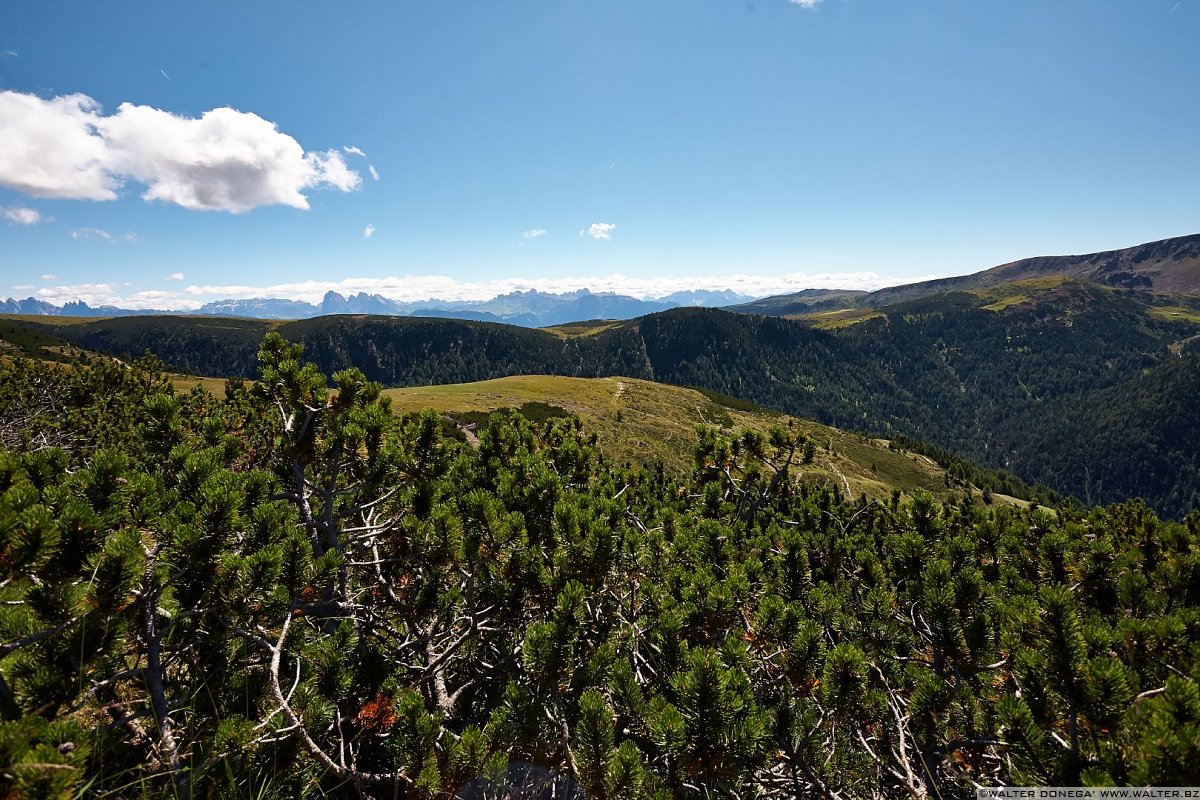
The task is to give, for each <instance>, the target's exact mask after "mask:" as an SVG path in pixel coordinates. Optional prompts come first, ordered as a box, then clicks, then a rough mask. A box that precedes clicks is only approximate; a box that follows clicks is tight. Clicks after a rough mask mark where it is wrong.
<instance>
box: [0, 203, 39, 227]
mask: <svg viewBox="0 0 1200 800" xmlns="http://www.w3.org/2000/svg"><path fill="white" fill-rule="evenodd" d="M4 217H5V219H7V220H8V221H9V222H15V223H16V224H18V225H37V224H38V223H39V222H41V221H42V213H41V212H40V211H38V210H37V209H36V208H20V207H16V206H14V207H13V208H6V209H4Z"/></svg>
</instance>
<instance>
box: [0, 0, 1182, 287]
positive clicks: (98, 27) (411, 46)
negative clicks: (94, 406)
mask: <svg viewBox="0 0 1200 800" xmlns="http://www.w3.org/2000/svg"><path fill="white" fill-rule="evenodd" d="M344 6H345V8H343V7H341V6H338V5H334V4H328V3H310V2H287V3H284V2H272V3H268V2H262V3H257V2H256V3H245V2H236V3H235V2H224V1H219V2H204V3H190V4H184V3H179V2H162V0H158V1H157V2H153V3H150V2H113V3H80V2H75V1H72V2H61V1H59V0H39V2H19V1H16V0H14V2H9V3H5V4H4V7H3V9H2V10H0V212H2V213H3V216H0V296H5V295H13V296H20V297H24V296H28V295H35V296H39V297H43V298H45V299H48V300H52V301H54V302H62V301H64V300H66V299H73V298H82V299H85V300H88V301H89V302H120V303H122V304H125V305H141V306H150V307H171V308H187V307H195V306H196V305H197V304H199V303H201V302H204V301H205V300H208V299H213V298H215V297H237V296H263V295H272V296H292V297H299V298H303V299H314V298H317V297H319V296H320V294H322V293H323V292H324V291H325V290H326V289H328V288H338V289H340V290H342V291H344V292H345V291H359V290H366V291H381V292H382V293H384V294H387V295H389V296H392V297H397V298H402V299H415V298H424V297H429V296H431V295H437V296H443V297H451V296H459V297H468V296H471V297H475V296H490V295H492V294H495V293H497V292H498V291H505V290H508V289H511V288H525V287H529V286H536V287H538V288H541V289H550V290H562V289H569V288H577V287H579V286H589V287H591V288H593V289H615V290H621V291H627V292H629V293H632V294H638V295H645V294H656V293H657V294H661V293H664V292H666V291H671V290H674V289H679V288H684V287H693V288H694V287H701V286H703V287H707V288H726V287H731V288H738V289H741V290H742V291H747V292H749V293H754V294H764V293H771V292H778V291H790V290H796V289H800V288H805V287H806V286H814V285H818V286H829V285H842V286H862V287H870V286H877V285H882V284H885V283H895V282H901V281H907V280H913V279H918V278H922V277H927V276H933V275H949V274H961V273H965V272H971V271H975V270H978V269H982V268H986V267H988V266H992V265H994V264H997V263H1002V262H1004V261H1008V260H1013V259H1016V258H1021V257H1025V256H1032V255H1041V254H1051V253H1078V252H1090V251H1095V250H1102V249H1108V248H1116V247H1122V246H1127V245H1133V244H1137V243H1140V242H1143V241H1149V240H1154V239H1161V238H1165V237H1168V236H1175V235H1183V234H1189V233H1195V232H1197V231H1200V192H1198V191H1197V190H1196V187H1197V186H1198V185H1200V103H1197V102H1196V99H1197V98H1198V97H1200V48H1198V47H1197V46H1196V42H1198V41H1200V0H1087V1H1086V2H1083V1H1072V0H1056V1H1055V2H1046V1H1045V0H1014V1H1013V2H990V3H983V2H962V1H961V0H955V1H954V2H950V1H949V0H945V1H941V2H939V1H937V0H930V1H929V2H922V1H921V0H820V1H819V2H813V0H809V2H806V3H797V2H788V0H754V2H751V3H747V2H724V0H678V1H669V0H609V1H606V2H599V1H598V0H591V2H582V1H577V0H545V1H544V2H542V1H539V0H528V1H527V2H517V1H516V0H489V1H487V2H483V1H481V2H456V1H454V0H445V1H444V2H422V3H410V2H403V3H401V2H394V3H393V2H386V3H385V2H378V3H353V4H344ZM56 98H59V99H56ZM122 104H129V105H128V106H123V105H122ZM214 109H217V110H218V111H214ZM220 109H225V111H219V110H220ZM206 115H207V116H206ZM252 115H253V116H252ZM345 148H356V149H357V151H361V152H362V153H363V154H365V155H358V153H357V152H353V151H347V150H346V149H345ZM5 151H8V153H7V157H6V155H5ZM197 165H199V166H197ZM372 167H373V168H374V169H375V171H376V173H377V174H378V176H379V177H378V180H376V179H375V178H374V177H372V174H371V172H370V170H371V168H372ZM303 206H307V208H304V207H303ZM367 231H371V235H369V236H367V235H365V234H366V232H367ZM538 232H544V234H539V233H538Z"/></svg>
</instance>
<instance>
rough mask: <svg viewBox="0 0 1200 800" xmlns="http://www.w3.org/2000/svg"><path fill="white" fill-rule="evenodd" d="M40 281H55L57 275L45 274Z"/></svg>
mask: <svg viewBox="0 0 1200 800" xmlns="http://www.w3.org/2000/svg"><path fill="white" fill-rule="evenodd" d="M42 280H44V281H56V280H58V276H57V275H55V274H54V273H52V272H47V273H46V274H45V275H43V276H42Z"/></svg>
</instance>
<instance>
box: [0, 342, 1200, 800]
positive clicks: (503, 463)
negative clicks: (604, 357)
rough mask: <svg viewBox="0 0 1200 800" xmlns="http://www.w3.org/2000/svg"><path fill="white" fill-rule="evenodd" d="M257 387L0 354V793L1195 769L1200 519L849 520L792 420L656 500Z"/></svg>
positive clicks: (522, 454)
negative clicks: (804, 477) (177, 382)
mask: <svg viewBox="0 0 1200 800" xmlns="http://www.w3.org/2000/svg"><path fill="white" fill-rule="evenodd" d="M259 366H260V379H259V380H258V381H257V382H255V383H253V384H247V383H240V382H232V383H230V384H229V385H228V387H227V390H226V392H225V395H224V396H223V397H216V396H213V395H211V394H208V393H206V392H204V391H202V390H196V391H193V392H191V393H188V394H179V393H177V392H175V391H174V390H173V389H172V386H171V383H170V381H169V380H168V378H167V376H166V375H165V374H164V373H163V372H162V370H161V367H160V365H158V364H156V363H154V362H153V361H152V360H142V361H139V362H137V363H135V364H133V365H132V366H126V365H122V364H119V363H116V362H102V361H97V362H95V363H92V364H90V365H85V366H79V367H74V368H69V367H63V366H61V365H46V364H39V363H35V362H29V361H22V360H11V361H10V360H6V361H3V362H0V436H2V439H0V443H2V445H3V449H2V450H0V716H2V721H0V796H3V797H13V798H71V797H83V796H87V797H109V798H132V797H139V798H141V797H145V798H154V797H164V798H166V797H171V798H189V797H212V798H235V797H262V798H269V797H318V796H330V797H349V798H358V797H371V798H418V797H419V798H438V797H442V798H449V797H455V796H460V797H509V796H539V795H538V791H539V787H540V788H542V789H544V790H545V792H546V796H548V793H549V787H554V788H555V791H557V792H558V796H560V797H561V796H575V797H585V796H586V797H590V798H613V799H614V800H615V799H616V798H641V797H646V798H650V797H653V798H671V797H688V798H691V797H725V798H733V797H781V798H782V797H824V798H846V799H847V800H849V798H859V797H888V798H890V797H912V798H919V797H925V796H936V797H944V798H952V797H973V796H974V788H975V787H976V786H978V785H998V784H1002V783H1028V784H1071V785H1078V784H1173V783H1174V784H1180V783H1183V784H1192V785H1195V784H1200V683H1198V681H1200V646H1198V645H1197V642H1200V514H1196V513H1193V514H1192V515H1190V516H1189V517H1187V518H1186V520H1185V521H1184V522H1183V523H1166V522H1161V521H1159V520H1158V519H1156V517H1155V516H1154V515H1153V514H1152V513H1151V512H1150V511H1149V510H1148V509H1147V508H1146V506H1144V505H1143V504H1141V503H1140V502H1129V503H1125V504H1122V505H1117V506H1113V507H1110V508H1101V509H1095V510H1092V511H1090V512H1085V511H1080V510H1067V509H1064V510H1058V511H1056V510H1053V509H1049V508H1042V507H1038V506H1036V505H1035V506H1030V507H1027V508H1018V507H1013V506H1000V505H999V504H993V505H990V506H976V505H972V504H971V503H970V502H969V501H968V500H967V499H965V498H964V500H963V501H962V502H960V503H954V504H946V505H941V504H937V503H935V502H933V500H932V499H931V498H929V497H927V496H922V495H917V496H914V497H904V498H902V497H900V496H899V494H898V493H897V494H895V495H894V496H893V497H892V499H891V500H890V501H889V502H868V501H867V500H866V499H865V498H860V499H858V500H856V499H854V498H849V497H844V496H842V495H841V494H840V493H839V492H838V490H837V489H836V488H833V489H829V488H824V487H822V486H816V485H806V484H803V483H798V482H797V481H796V480H794V478H793V477H792V476H791V475H790V474H789V471H790V470H792V469H793V468H794V466H795V465H798V464H800V463H803V460H804V459H805V458H806V457H807V458H811V457H812V449H811V446H810V444H809V443H808V442H806V441H804V439H803V438H802V437H801V436H799V435H798V434H796V433H795V432H794V431H790V430H788V429H778V430H776V431H774V432H773V433H772V434H771V435H770V436H761V435H758V434H755V433H752V432H746V433H742V434H740V435H733V436H731V435H724V434H721V433H719V432H716V431H713V430H703V431H700V432H699V437H698V441H697V447H696V451H695V462H694V470H693V472H692V474H691V475H690V476H689V477H688V478H687V479H686V480H676V479H674V478H672V477H670V476H668V475H665V474H664V473H663V471H662V470H661V469H656V468H655V467H654V466H653V465H643V466H635V467H633V468H617V467H615V466H614V465H612V464H609V463H606V462H605V461H604V459H602V458H601V457H600V456H599V455H598V453H597V451H596V449H595V447H594V444H595V441H594V440H593V439H592V438H590V436H589V434H588V432H587V431H586V430H583V429H582V428H581V426H580V424H579V422H578V421H577V420H573V419H572V420H551V421H549V422H548V423H546V424H545V425H541V426H535V425H533V424H531V423H530V422H528V421H526V420H525V419H523V418H521V417H519V416H516V415H512V414H496V415H493V416H492V417H491V419H490V420H489V421H488V423H487V425H486V426H484V427H483V428H482V429H481V430H479V432H478V442H477V446H473V445H469V444H467V443H465V442H463V441H460V440H459V438H457V436H456V433H455V431H454V429H453V427H452V426H448V425H446V424H444V423H443V421H442V420H440V419H439V418H438V417H436V416H435V415H433V414H431V413H427V414H424V415H419V416H413V417H409V418H405V419H401V418H398V417H397V416H396V415H394V414H393V413H392V412H391V410H390V408H389V405H388V400H387V397H386V396H385V395H384V394H383V393H382V392H381V389H380V387H379V386H378V385H376V384H373V383H371V382H369V381H367V380H365V379H364V377H363V375H362V374H361V373H359V372H358V371H356V370H353V369H350V370H344V371H341V372H338V373H336V374H334V375H332V376H326V375H324V374H322V373H321V372H319V371H318V370H317V369H316V368H315V367H313V366H312V365H309V364H306V363H305V362H304V360H303V354H302V353H301V351H300V348H299V347H297V346H296V345H293V344H289V343H288V342H286V341H284V340H283V339H282V338H280V337H278V336H275V335H271V336H268V338H267V339H266V341H265V342H264V344H263V346H262V349H261V350H260V352H259ZM521 787H523V788H521ZM520 791H525V794H519V792H520Z"/></svg>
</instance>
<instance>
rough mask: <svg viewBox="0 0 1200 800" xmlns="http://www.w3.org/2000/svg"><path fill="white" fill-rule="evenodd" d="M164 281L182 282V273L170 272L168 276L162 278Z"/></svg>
mask: <svg viewBox="0 0 1200 800" xmlns="http://www.w3.org/2000/svg"><path fill="white" fill-rule="evenodd" d="M163 280H164V281H181V280H183V273H182V272H172V273H171V274H170V275H164V276H163Z"/></svg>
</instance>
